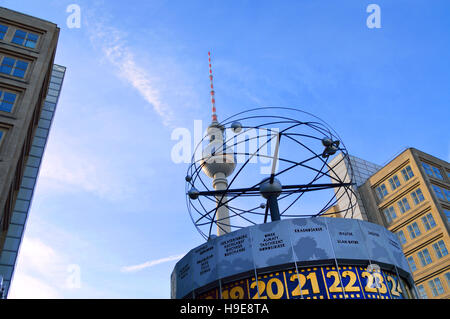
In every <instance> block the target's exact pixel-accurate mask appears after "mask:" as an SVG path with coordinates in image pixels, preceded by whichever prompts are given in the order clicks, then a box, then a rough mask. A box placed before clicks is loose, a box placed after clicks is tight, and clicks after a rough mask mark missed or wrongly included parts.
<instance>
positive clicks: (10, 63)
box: [0, 56, 28, 78]
mask: <svg viewBox="0 0 450 319" xmlns="http://www.w3.org/2000/svg"><path fill="white" fill-rule="evenodd" d="M27 68H28V62H25V61H21V60H16V59H13V58H10V57H7V56H5V57H3V61H2V63H1V64H0V73H4V74H8V75H13V76H17V77H19V78H23V77H24V76H25V72H26V71H27Z"/></svg>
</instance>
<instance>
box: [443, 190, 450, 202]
mask: <svg viewBox="0 0 450 319" xmlns="http://www.w3.org/2000/svg"><path fill="white" fill-rule="evenodd" d="M443 190H444V194H445V199H446V200H447V201H449V202H450V191H449V190H448V189H446V188H444V189H443Z"/></svg>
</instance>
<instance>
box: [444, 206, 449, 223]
mask: <svg viewBox="0 0 450 319" xmlns="http://www.w3.org/2000/svg"><path fill="white" fill-rule="evenodd" d="M444 213H445V216H447V223H449V224H450V210H448V209H444Z"/></svg>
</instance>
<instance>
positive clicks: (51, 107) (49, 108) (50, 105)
mask: <svg viewBox="0 0 450 319" xmlns="http://www.w3.org/2000/svg"><path fill="white" fill-rule="evenodd" d="M43 109H44V110H47V111H49V112H53V111H55V109H56V104H55V103H51V102H47V101H46V102H44V108H43Z"/></svg>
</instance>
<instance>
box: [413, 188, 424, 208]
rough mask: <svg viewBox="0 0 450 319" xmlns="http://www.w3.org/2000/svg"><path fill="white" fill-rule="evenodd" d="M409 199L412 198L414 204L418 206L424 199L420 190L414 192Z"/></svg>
mask: <svg viewBox="0 0 450 319" xmlns="http://www.w3.org/2000/svg"><path fill="white" fill-rule="evenodd" d="M411 197H412V198H413V200H414V204H416V205H418V204H419V203H420V202H422V201H423V200H425V197H423V193H422V191H421V190H420V188H418V189H416V190H415V191H414V192H412V193H411Z"/></svg>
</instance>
